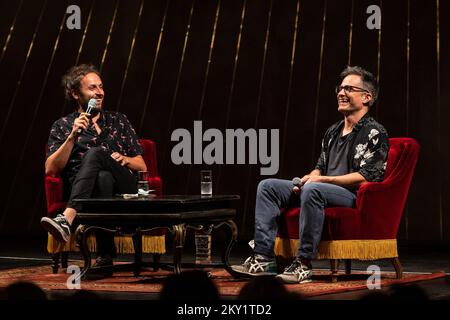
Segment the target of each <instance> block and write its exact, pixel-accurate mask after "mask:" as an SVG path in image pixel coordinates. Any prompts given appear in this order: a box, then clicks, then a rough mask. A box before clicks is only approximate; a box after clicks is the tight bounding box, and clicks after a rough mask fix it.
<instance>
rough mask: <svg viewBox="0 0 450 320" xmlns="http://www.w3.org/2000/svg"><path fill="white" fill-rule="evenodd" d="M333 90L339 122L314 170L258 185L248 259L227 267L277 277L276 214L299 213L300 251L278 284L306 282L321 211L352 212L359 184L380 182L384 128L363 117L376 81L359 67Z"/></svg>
mask: <svg viewBox="0 0 450 320" xmlns="http://www.w3.org/2000/svg"><path fill="white" fill-rule="evenodd" d="M340 80H341V83H340V85H338V86H337V87H336V92H335V93H336V98H337V102H338V111H339V112H340V113H341V114H342V115H343V116H344V119H343V120H341V121H340V122H338V123H335V124H333V125H332V126H331V127H330V128H328V130H327V131H326V132H325V136H324V137H323V140H322V150H321V152H320V156H319V159H318V161H317V164H316V166H315V168H314V170H312V171H311V172H310V173H309V174H306V175H304V176H303V177H302V178H301V181H300V183H299V184H298V185H295V186H294V185H293V183H292V181H290V180H280V179H266V180H263V181H261V182H260V183H259V185H258V190H257V195H256V208H255V239H254V242H255V243H254V244H255V245H254V249H253V254H252V255H251V256H250V257H249V258H247V259H246V260H245V262H244V263H243V264H242V265H235V266H232V269H233V270H234V271H235V272H237V273H241V274H245V275H250V276H259V275H276V269H277V268H276V262H275V258H274V252H273V249H274V244H275V237H276V233H277V224H276V217H277V216H279V215H280V208H287V207H295V206H298V207H301V214H300V221H299V248H298V253H297V257H296V259H295V260H294V262H293V263H292V264H291V265H290V266H289V267H287V268H286V269H285V270H284V272H283V273H282V274H279V275H277V278H279V279H281V280H282V281H284V282H286V283H304V282H309V281H311V277H312V265H311V261H312V259H314V258H315V256H316V253H317V248H318V245H319V242H320V239H321V235H322V228H323V223H324V217H325V215H324V209H325V208H326V207H354V206H355V200H356V193H357V191H358V188H359V186H360V185H361V184H362V183H365V182H369V181H374V182H379V181H382V180H383V176H384V172H385V170H386V161H387V156H388V152H389V141H388V135H387V132H386V130H385V129H384V127H383V126H382V125H381V124H379V123H378V122H376V121H375V120H374V119H373V118H372V117H370V116H369V114H368V111H369V109H370V107H371V106H372V105H373V104H374V103H375V101H376V99H377V96H378V84H377V81H376V79H375V77H374V76H373V75H372V74H371V73H370V72H368V71H367V70H364V69H363V68H361V67H357V66H354V67H351V66H349V67H347V68H346V69H344V71H342V73H341V74H340Z"/></svg>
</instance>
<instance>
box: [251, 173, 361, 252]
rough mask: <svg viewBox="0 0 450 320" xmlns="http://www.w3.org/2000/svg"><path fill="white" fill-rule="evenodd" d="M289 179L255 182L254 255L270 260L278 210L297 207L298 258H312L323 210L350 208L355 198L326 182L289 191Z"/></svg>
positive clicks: (342, 189)
mask: <svg viewBox="0 0 450 320" xmlns="http://www.w3.org/2000/svg"><path fill="white" fill-rule="evenodd" d="M292 187H293V185H292V181H291V180H280V179H266V180H263V181H261V182H260V183H259V185H258V190H257V194H256V208H255V249H254V252H255V253H258V254H262V255H264V256H267V257H269V258H273V257H274V252H273V248H274V244H275V237H276V234H277V230H278V226H277V222H276V218H277V217H278V216H279V215H280V208H290V207H301V214H300V221H299V241H300V245H299V248H298V254H297V255H298V257H302V258H305V259H314V258H315V256H316V253H317V248H318V246H319V242H320V239H321V236H322V229H323V222H324V217H325V214H324V209H325V208H326V207H354V206H355V200H356V195H355V194H354V193H352V192H351V191H349V190H347V189H345V188H343V187H340V186H337V185H334V184H329V183H321V182H312V183H307V184H305V185H304V186H303V187H302V188H301V192H300V194H299V195H297V194H295V193H294V192H293V191H292Z"/></svg>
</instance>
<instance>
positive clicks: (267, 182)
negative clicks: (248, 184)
mask: <svg viewBox="0 0 450 320" xmlns="http://www.w3.org/2000/svg"><path fill="white" fill-rule="evenodd" d="M275 180H276V179H273V178H269V179H264V180H261V181H260V182H259V184H258V192H261V191H266V190H268V189H271V188H273V186H274V185H275Z"/></svg>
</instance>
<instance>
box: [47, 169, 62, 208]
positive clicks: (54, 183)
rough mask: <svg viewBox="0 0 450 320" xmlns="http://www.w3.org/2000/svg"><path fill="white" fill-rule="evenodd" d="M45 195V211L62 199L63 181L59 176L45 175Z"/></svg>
mask: <svg viewBox="0 0 450 320" xmlns="http://www.w3.org/2000/svg"><path fill="white" fill-rule="evenodd" d="M45 196H46V200H47V211H49V210H50V208H52V206H53V205H54V204H56V203H58V202H62V201H63V182H62V179H61V178H60V177H52V176H45Z"/></svg>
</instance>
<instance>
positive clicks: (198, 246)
mask: <svg viewBox="0 0 450 320" xmlns="http://www.w3.org/2000/svg"><path fill="white" fill-rule="evenodd" d="M211 232H212V226H209V227H207V228H206V229H205V228H203V229H202V230H196V231H195V263H197V264H209V263H211V262H212V259H211Z"/></svg>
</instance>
